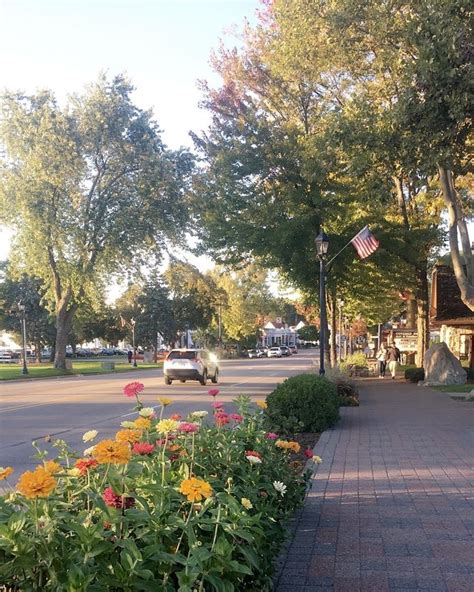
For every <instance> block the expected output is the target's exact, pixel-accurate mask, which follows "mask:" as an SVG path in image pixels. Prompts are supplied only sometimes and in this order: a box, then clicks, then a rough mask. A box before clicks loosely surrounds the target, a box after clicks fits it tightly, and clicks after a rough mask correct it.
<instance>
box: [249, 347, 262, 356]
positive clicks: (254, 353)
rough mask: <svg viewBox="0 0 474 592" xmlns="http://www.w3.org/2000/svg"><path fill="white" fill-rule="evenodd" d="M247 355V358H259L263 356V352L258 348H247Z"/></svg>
mask: <svg viewBox="0 0 474 592" xmlns="http://www.w3.org/2000/svg"><path fill="white" fill-rule="evenodd" d="M247 356H248V357H249V358H261V357H262V356H263V352H262V351H260V350H259V349H249V350H247Z"/></svg>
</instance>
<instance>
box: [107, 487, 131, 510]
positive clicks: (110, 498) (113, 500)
mask: <svg viewBox="0 0 474 592" xmlns="http://www.w3.org/2000/svg"><path fill="white" fill-rule="evenodd" d="M102 499H103V500H104V502H105V503H106V505H107V506H110V507H112V508H125V509H126V508H131V507H132V506H134V505H135V500H134V499H133V497H127V496H125V495H117V494H115V493H114V490H113V489H112V488H111V487H107V489H104V493H103V494H102Z"/></svg>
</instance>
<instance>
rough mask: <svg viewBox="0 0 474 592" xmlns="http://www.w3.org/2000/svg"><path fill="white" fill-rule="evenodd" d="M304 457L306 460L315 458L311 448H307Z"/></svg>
mask: <svg viewBox="0 0 474 592" xmlns="http://www.w3.org/2000/svg"><path fill="white" fill-rule="evenodd" d="M304 455H305V456H306V458H313V455H314V453H313V451H312V450H311V448H306V450H305V451H304Z"/></svg>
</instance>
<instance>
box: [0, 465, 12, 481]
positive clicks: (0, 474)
mask: <svg viewBox="0 0 474 592" xmlns="http://www.w3.org/2000/svg"><path fill="white" fill-rule="evenodd" d="M12 473H13V468H12V467H0V481H3V480H4V479H7V478H8V477H10V475H11V474H12Z"/></svg>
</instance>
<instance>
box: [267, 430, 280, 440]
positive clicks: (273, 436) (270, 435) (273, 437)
mask: <svg viewBox="0 0 474 592" xmlns="http://www.w3.org/2000/svg"><path fill="white" fill-rule="evenodd" d="M265 437H266V438H267V440H278V438H279V436H278V434H274V433H273V432H268V433H267V434H266V436H265Z"/></svg>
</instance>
